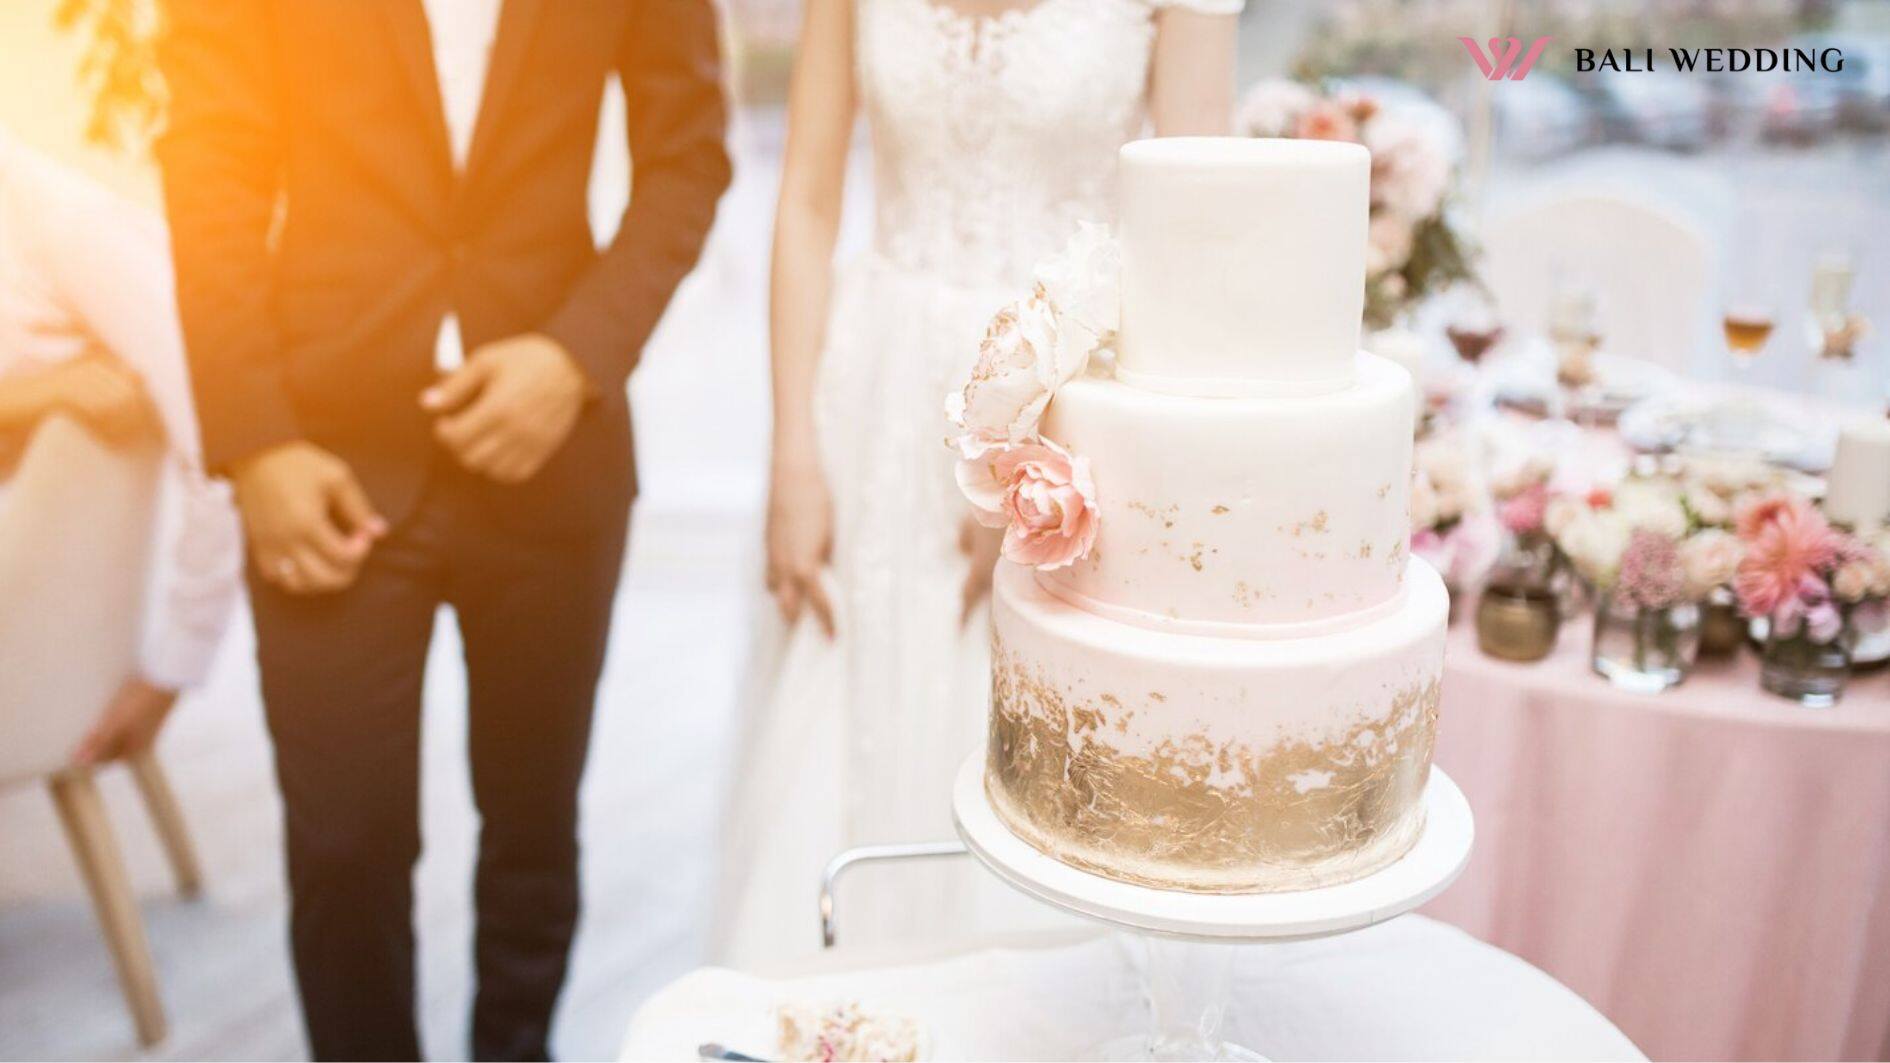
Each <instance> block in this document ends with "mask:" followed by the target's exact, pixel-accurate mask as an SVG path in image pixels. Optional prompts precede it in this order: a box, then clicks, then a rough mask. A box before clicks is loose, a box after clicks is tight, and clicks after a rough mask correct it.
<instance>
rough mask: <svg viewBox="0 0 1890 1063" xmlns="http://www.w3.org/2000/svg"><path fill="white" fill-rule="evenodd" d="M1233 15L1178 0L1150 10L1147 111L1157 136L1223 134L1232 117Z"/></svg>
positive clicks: (1234, 19) (1228, 129) (1226, 130)
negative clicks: (1152, 51)
mask: <svg viewBox="0 0 1890 1063" xmlns="http://www.w3.org/2000/svg"><path fill="white" fill-rule="evenodd" d="M1236 18H1237V16H1235V15H1231V14H1227V15H1223V14H1207V13H1204V12H1202V11H1195V10H1188V9H1187V8H1184V7H1181V6H1175V7H1165V8H1163V9H1162V10H1161V11H1160V12H1159V13H1158V14H1157V15H1156V22H1155V54H1154V57H1153V59H1152V60H1151V61H1150V65H1149V87H1148V89H1149V91H1148V109H1149V116H1150V117H1151V118H1152V119H1153V120H1154V123H1155V135H1156V136H1158V137H1182V136H1225V135H1227V134H1228V133H1230V132H1232V131H1233V121H1234V37H1235V22H1236Z"/></svg>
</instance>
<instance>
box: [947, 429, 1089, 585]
mask: <svg viewBox="0 0 1890 1063" xmlns="http://www.w3.org/2000/svg"><path fill="white" fill-rule="evenodd" d="M958 485H959V487H960V488H961V489H962V490H963V491H964V493H965V497H967V498H969V499H970V500H971V503H972V505H973V506H974V507H975V508H974V510H973V512H974V515H975V516H976V517H977V518H978V521H979V522H980V523H982V524H984V525H985V526H986V527H990V528H1003V529H1004V546H1003V552H1004V556H1005V557H1006V558H1009V559H1010V560H1012V561H1015V562H1016V563H1018V564H1020V565H1031V566H1033V567H1035V568H1039V569H1046V570H1047V569H1055V568H1062V567H1064V566H1065V565H1070V564H1073V563H1075V562H1077V561H1080V560H1082V559H1083V558H1085V557H1087V556H1089V551H1090V549H1091V548H1092V547H1093V546H1095V544H1096V526H1097V523H1098V517H1097V514H1096V488H1095V486H1094V484H1093V483H1091V481H1090V476H1089V462H1088V461H1087V460H1085V459H1083V458H1079V457H1073V456H1071V454H1070V453H1069V451H1066V450H1064V449H1063V448H1062V447H1060V446H1058V445H1057V444H1055V443H1053V442H1051V441H1049V440H1047V439H1043V440H1038V441H1035V442H1030V443H1020V444H1015V445H1011V446H1006V447H1002V448H999V449H997V450H994V451H991V452H989V453H986V454H983V455H981V456H979V457H977V458H972V459H968V460H965V461H961V462H960V463H959V464H958Z"/></svg>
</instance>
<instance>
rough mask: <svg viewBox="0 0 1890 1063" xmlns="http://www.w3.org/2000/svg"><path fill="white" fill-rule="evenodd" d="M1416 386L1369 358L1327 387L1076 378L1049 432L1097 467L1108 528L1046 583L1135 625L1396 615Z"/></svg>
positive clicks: (1305, 630)
mask: <svg viewBox="0 0 1890 1063" xmlns="http://www.w3.org/2000/svg"><path fill="white" fill-rule="evenodd" d="M1411 387H1412V384H1411V377H1410V374H1408V373H1406V372H1405V371H1404V370H1403V369H1401V368H1400V367H1398V366H1397V365H1395V364H1393V363H1391V362H1389V361H1386V360H1385V359H1382V358H1379V357H1377V356H1375V355H1370V354H1364V353H1361V354H1360V355H1359V356H1358V372H1357V375H1356V378H1355V380H1354V382H1353V383H1352V384H1350V385H1349V386H1346V387H1343V388H1340V389H1338V390H1336V391H1331V392H1328V393H1325V394H1319V395H1304V394H1300V395H1281V396H1239V397H1213V398H1208V397H1195V396H1186V395H1170V394H1162V393H1156V392H1151V391H1145V390H1141V389H1139V388H1135V387H1132V386H1130V385H1127V384H1123V383H1120V382H1118V381H1114V380H1106V379H1098V378H1081V379H1077V380H1073V381H1071V382H1070V383H1068V384H1066V385H1064V387H1063V388H1062V389H1061V390H1060V391H1058V392H1057V396H1056V399H1055V400H1054V401H1053V402H1052V403H1051V404H1050V408H1049V410H1048V411H1047V413H1046V414H1045V418H1044V424H1043V433H1044V435H1045V436H1047V437H1049V438H1051V439H1054V440H1056V441H1057V442H1058V443H1060V444H1062V445H1063V446H1065V447H1067V448H1068V449H1069V450H1070V451H1071V452H1072V453H1075V454H1078V455H1081V456H1082V457H1084V458H1085V459H1087V460H1088V462H1089V465H1090V469H1091V473H1092V475H1093V477H1094V480H1095V487H1096V505H1097V509H1098V512H1099V515H1100V517H1101V521H1100V523H1099V527H1100V530H1099V532H1098V535H1097V540H1096V545H1095V548H1094V549H1093V550H1092V551H1091V552H1090V554H1089V556H1088V557H1087V558H1085V559H1084V560H1082V561H1078V562H1077V563H1075V564H1074V565H1071V566H1069V567H1067V568H1063V569H1058V570H1056V571H1054V572H1050V573H1047V574H1046V577H1047V580H1048V584H1047V589H1048V590H1050V591H1051V592H1052V593H1054V594H1056V595H1057V596H1058V597H1061V598H1063V599H1064V600H1065V601H1068V602H1070V603H1071V604H1074V605H1079V606H1081V607H1082V608H1084V609H1086V610H1089V611H1090V612H1093V613H1097V614H1099V615H1102V616H1107V617H1109V618H1111V619H1114V620H1117V621H1121V622H1123V623H1129V624H1136V625H1139V626H1142V627H1152V628H1158V629H1168V630H1177V631H1184V632H1192V633H1196V634H1206V635H1220V636H1228V637H1242V636H1259V637H1264V636H1268V635H1270V634H1279V633H1280V632H1269V631H1268V630H1267V629H1268V628H1270V627H1273V626H1276V625H1295V626H1299V625H1309V626H1306V627H1300V628H1299V630H1296V631H1294V632H1292V633H1294V634H1310V633H1313V632H1315V631H1317V630H1319V629H1320V628H1321V627H1322V626H1324V627H1328V628H1343V627H1349V626H1353V625H1356V624H1360V623H1364V622H1366V621H1368V620H1369V619H1370V618H1371V617H1372V616H1374V615H1377V614H1378V613H1382V612H1383V611H1385V610H1388V609H1390V608H1391V607H1392V605H1393V602H1394V601H1395V599H1396V598H1397V596H1398V590H1399V587H1400V585H1401V581H1402V580H1403V578H1404V572H1405V556H1406V549H1405V544H1406V541H1407V539H1408V538H1409V535H1410V523H1409V516H1408V509H1407V507H1408V505H1409V500H1410V479H1411V436H1412V400H1411Z"/></svg>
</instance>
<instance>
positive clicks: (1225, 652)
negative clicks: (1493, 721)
mask: <svg viewBox="0 0 1890 1063" xmlns="http://www.w3.org/2000/svg"><path fill="white" fill-rule="evenodd" d="M1406 583H1407V584H1408V585H1409V591H1408V593H1407V594H1406V595H1405V597H1404V599H1403V605H1402V606H1401V607H1400V608H1399V609H1398V610H1397V611H1396V612H1394V613H1392V614H1390V615H1389V616H1385V617H1382V618H1380V619H1378V620H1374V621H1372V622H1370V623H1367V624H1363V625H1360V626H1359V627H1356V628H1352V629H1350V630H1346V631H1338V632H1332V633H1328V634H1324V635H1319V636H1316V637H1312V638H1303V639H1285V640H1278V641H1262V640H1253V639H1224V638H1208V637H1203V636H1199V635H1183V634H1177V633H1173V632H1166V631H1151V630H1148V629H1145V628H1139V627H1130V626H1128V625H1125V624H1118V623H1116V622H1115V621H1113V620H1109V619H1106V618H1104V617H1100V616H1096V615H1095V614H1093V613H1089V612H1086V611H1084V610H1082V609H1078V608H1076V607H1074V606H1071V605H1069V604H1068V603H1066V602H1064V601H1062V600H1060V599H1058V598H1057V597H1055V596H1054V595H1052V594H1050V593H1049V592H1048V591H1046V590H1044V589H1043V588H1042V587H1041V586H1039V585H1038V583H1037V581H1036V580H1034V579H1032V578H1031V573H1030V570H1028V569H1026V568H1023V567H1021V566H1018V565H1013V564H1011V563H1009V562H1000V563H999V565H998V571H997V578H996V580H995V591H994V593H993V595H992V625H993V630H994V631H995V633H996V643H997V645H998V646H999V647H1000V648H1001V649H1002V651H1003V653H1004V654H1005V655H1007V656H1008V657H1009V658H1010V659H1011V660H1013V661H1015V662H1017V663H1018V664H1020V665H1021V666H1022V667H1024V668H1026V669H1028V670H1029V671H1030V673H1031V675H1032V678H1033V679H1034V680H1035V681H1037V682H1040V683H1043V684H1045V685H1047V686H1049V687H1052V688H1055V689H1057V690H1059V691H1060V692H1062V694H1063V696H1064V697H1065V699H1066V700H1068V701H1071V702H1074V703H1083V702H1084V701H1085V700H1087V701H1088V702H1091V703H1102V699H1103V698H1104V697H1105V696H1107V697H1108V698H1110V699H1113V702H1111V704H1113V705H1115V706H1120V711H1119V712H1117V713H1116V716H1117V719H1118V720H1120V721H1121V723H1120V725H1117V724H1116V722H1115V721H1111V725H1110V726H1108V727H1106V728H1104V729H1103V730H1102V732H1101V733H1099V734H1098V735H1096V736H1095V737H1094V738H1093V739H1091V738H1088V737H1086V736H1085V735H1083V734H1080V733H1075V732H1072V734H1071V736H1070V737H1071V741H1072V742H1073V743H1078V744H1080V743H1081V742H1084V741H1090V740H1094V741H1101V742H1105V743H1107V744H1108V745H1109V746H1110V748H1111V749H1114V750H1117V751H1120V752H1124V753H1129V754H1135V755H1141V754H1147V753H1149V752H1152V751H1153V750H1155V749H1156V748H1158V747H1160V746H1161V745H1162V743H1164V742H1167V741H1171V740H1175V739H1178V738H1182V737H1185V736H1194V735H1201V736H1204V737H1206V738H1207V739H1208V740H1209V741H1210V742H1213V743H1223V742H1233V743H1240V744H1243V745H1246V746H1248V747H1249V748H1251V749H1253V750H1256V751H1265V750H1268V749H1271V748H1273V747H1275V746H1279V745H1283V744H1289V743H1305V744H1308V745H1319V744H1322V743H1326V742H1330V741H1334V740H1337V739H1341V738H1343V737H1344V736H1345V735H1346V734H1348V733H1350V732H1352V731H1353V730H1354V729H1355V728H1356V727H1357V726H1358V725H1359V724H1361V723H1370V722H1374V721H1377V720H1381V719H1383V718H1384V717H1385V716H1386V714H1388V713H1389V712H1390V711H1391V709H1392V705H1393V701H1394V699H1396V698H1397V697H1398V696H1399V695H1401V694H1403V693H1405V692H1407V691H1410V690H1412V689H1413V688H1416V687H1422V686H1424V685H1425V684H1428V683H1432V682H1436V681H1438V680H1439V679H1440V678H1441V676H1442V674H1443V667H1444V623H1445V617H1446V614H1447V613H1448V612H1449V607H1450V599H1449V595H1448V594H1447V592H1446V591H1445V590H1444V581H1443V580H1442V579H1441V578H1439V577H1438V575H1437V572H1436V570H1435V569H1432V568H1431V567H1430V566H1429V565H1428V564H1426V563H1425V562H1424V561H1423V560H1421V559H1414V560H1412V561H1411V563H1410V574H1409V577H1408V578H1407V580H1406Z"/></svg>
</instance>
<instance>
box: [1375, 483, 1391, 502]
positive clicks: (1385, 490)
mask: <svg viewBox="0 0 1890 1063" xmlns="http://www.w3.org/2000/svg"><path fill="white" fill-rule="evenodd" d="M1390 493H1391V481H1389V480H1387V481H1385V483H1384V484H1382V485H1381V486H1380V487H1379V488H1378V497H1379V498H1383V497H1385V496H1386V495H1388V494H1390Z"/></svg>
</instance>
